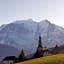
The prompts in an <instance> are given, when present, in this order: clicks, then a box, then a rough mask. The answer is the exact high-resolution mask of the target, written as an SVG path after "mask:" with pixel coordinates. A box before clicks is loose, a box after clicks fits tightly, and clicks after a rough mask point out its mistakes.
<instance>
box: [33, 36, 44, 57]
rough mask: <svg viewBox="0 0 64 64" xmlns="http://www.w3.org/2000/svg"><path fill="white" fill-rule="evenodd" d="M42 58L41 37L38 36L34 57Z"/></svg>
mask: <svg viewBox="0 0 64 64" xmlns="http://www.w3.org/2000/svg"><path fill="white" fill-rule="evenodd" d="M42 56H43V46H42V41H41V36H39V41H38V47H37V50H36V53H35V55H34V57H36V58H38V57H42Z"/></svg>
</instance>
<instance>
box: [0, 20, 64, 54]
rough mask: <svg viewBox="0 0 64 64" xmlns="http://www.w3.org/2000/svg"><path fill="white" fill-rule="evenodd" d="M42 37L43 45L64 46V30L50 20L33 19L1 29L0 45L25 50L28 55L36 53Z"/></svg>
mask: <svg viewBox="0 0 64 64" xmlns="http://www.w3.org/2000/svg"><path fill="white" fill-rule="evenodd" d="M39 34H41V36H42V45H43V46H47V47H53V46H55V45H56V44H58V45H62V44H64V28H62V27H59V26H57V25H55V24H52V23H50V22H49V21H48V20H43V21H41V22H35V21H33V20H32V19H28V20H20V21H19V20H18V21H15V22H12V23H10V24H7V25H4V26H2V27H1V28H0V43H1V44H7V45H10V46H14V47H16V48H19V49H24V51H25V52H27V54H28V53H29V52H30V53H32V52H34V51H35V50H36V47H37V45H38V36H39Z"/></svg>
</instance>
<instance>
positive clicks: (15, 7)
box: [0, 0, 64, 27]
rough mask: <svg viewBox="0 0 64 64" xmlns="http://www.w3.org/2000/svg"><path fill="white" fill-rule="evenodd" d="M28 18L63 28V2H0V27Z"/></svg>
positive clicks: (2, 0)
mask: <svg viewBox="0 0 64 64" xmlns="http://www.w3.org/2000/svg"><path fill="white" fill-rule="evenodd" d="M28 18H33V19H34V20H36V21H40V20H43V19H48V20H50V21H51V22H53V23H55V24H57V25H60V26H63V27H64V0H0V25H1V24H5V23H9V22H12V21H15V20H22V19H28Z"/></svg>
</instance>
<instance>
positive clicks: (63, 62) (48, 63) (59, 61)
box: [16, 54, 64, 64]
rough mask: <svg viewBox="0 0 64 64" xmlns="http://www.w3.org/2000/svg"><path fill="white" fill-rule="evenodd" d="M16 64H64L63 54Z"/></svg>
mask: <svg viewBox="0 0 64 64" xmlns="http://www.w3.org/2000/svg"><path fill="white" fill-rule="evenodd" d="M16 64H64V54H57V55H50V56H46V57H41V58H37V59H32V60H28V61H24V62H20V63H16Z"/></svg>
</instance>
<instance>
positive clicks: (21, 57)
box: [18, 49, 26, 61]
mask: <svg viewBox="0 0 64 64" xmlns="http://www.w3.org/2000/svg"><path fill="white" fill-rule="evenodd" d="M25 58H26V57H25V54H24V51H23V49H22V51H21V53H20V55H19V56H18V60H19V61H24V60H25Z"/></svg>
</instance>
